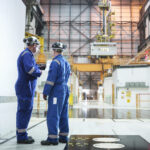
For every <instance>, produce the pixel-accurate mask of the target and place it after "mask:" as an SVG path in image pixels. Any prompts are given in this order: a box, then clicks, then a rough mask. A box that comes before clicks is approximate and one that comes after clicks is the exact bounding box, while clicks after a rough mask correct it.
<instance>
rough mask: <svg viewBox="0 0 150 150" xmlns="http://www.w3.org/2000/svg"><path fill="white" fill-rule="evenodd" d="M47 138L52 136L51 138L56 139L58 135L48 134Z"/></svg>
mask: <svg viewBox="0 0 150 150" xmlns="http://www.w3.org/2000/svg"><path fill="white" fill-rule="evenodd" d="M48 137H49V138H52V139H56V138H58V135H48Z"/></svg>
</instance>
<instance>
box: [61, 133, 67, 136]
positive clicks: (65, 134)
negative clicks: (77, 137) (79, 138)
mask: <svg viewBox="0 0 150 150" xmlns="http://www.w3.org/2000/svg"><path fill="white" fill-rule="evenodd" d="M59 135H62V136H68V133H59Z"/></svg>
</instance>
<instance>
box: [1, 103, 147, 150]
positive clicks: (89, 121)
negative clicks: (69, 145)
mask: <svg viewBox="0 0 150 150" xmlns="http://www.w3.org/2000/svg"><path fill="white" fill-rule="evenodd" d="M101 109H103V111H104V112H105V113H104V114H105V115H103V114H101V113H102V112H103V111H101ZM113 109H114V110H115V111H116V113H115V115H114V117H113V118H112V114H111V113H112V107H111V106H109V105H107V104H103V105H102V104H100V103H97V102H94V101H92V102H91V101H89V102H86V104H85V103H80V104H77V105H75V106H74V108H72V109H70V111H71V112H73V111H74V113H75V114H71V113H70V114H69V115H70V117H71V118H70V119H69V124H70V135H139V136H141V137H142V138H143V139H145V140H146V141H147V142H149V143H150V118H149V114H147V113H148V111H150V110H148V109H147V110H143V109H141V111H144V113H143V115H142V116H140V117H139V116H138V117H137V115H136V114H135V113H136V110H135V109H133V108H124V109H123V108H122V109H120V108H113ZM92 110H94V113H93V114H92V112H93V111H92ZM95 110H96V111H95ZM98 110H99V111H98ZM108 110H109V111H108ZM110 110H111V111H110ZM130 110H131V111H130ZM79 112H81V113H79ZM120 112H122V113H121V115H120V116H119V117H118V115H119V114H120ZM139 113H140V114H141V112H140V110H139ZM5 115H6V114H5ZM33 116H34V117H32V119H31V122H30V130H29V131H28V133H29V135H32V136H33V137H34V138H35V141H36V142H35V143H34V144H32V145H17V144H16V138H15V137H14V138H12V139H11V140H9V141H7V142H5V143H4V144H0V150H8V149H11V150H18V149H19V150H31V149H32V150H34V149H36V150H38V149H40V150H47V149H51V150H54V149H55V150H63V149H64V148H65V144H59V145H58V146H41V145H40V141H41V140H43V139H46V136H47V127H46V121H45V118H44V117H43V116H44V115H43V116H42V115H40V116H39V115H38V117H39V118H37V116H36V115H35V114H34V115H33ZM99 116H100V117H99ZM129 116H130V117H129ZM6 118H7V117H6ZM14 135H15V132H14V133H13V136H14ZM13 136H12V137H13ZM8 137H10V136H8ZM5 138H6V137H5ZM7 139H8V138H7ZM0 140H5V139H4V138H3V137H1V139H0Z"/></svg>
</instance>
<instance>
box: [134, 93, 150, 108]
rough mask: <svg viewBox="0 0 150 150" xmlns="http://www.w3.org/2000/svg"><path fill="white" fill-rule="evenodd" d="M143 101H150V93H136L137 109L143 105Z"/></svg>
mask: <svg viewBox="0 0 150 150" xmlns="http://www.w3.org/2000/svg"><path fill="white" fill-rule="evenodd" d="M144 97H145V98H144ZM143 102H147V103H150V93H139V94H136V109H139V108H140V107H141V103H143Z"/></svg>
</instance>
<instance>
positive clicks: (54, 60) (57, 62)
mask: <svg viewBox="0 0 150 150" xmlns="http://www.w3.org/2000/svg"><path fill="white" fill-rule="evenodd" d="M52 63H56V64H58V65H60V60H58V59H53V61H52Z"/></svg>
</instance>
